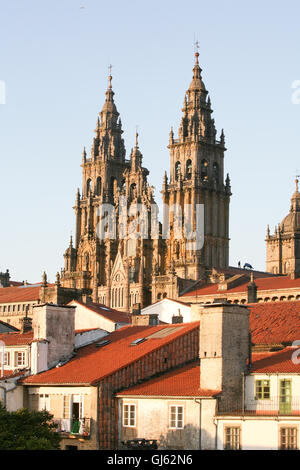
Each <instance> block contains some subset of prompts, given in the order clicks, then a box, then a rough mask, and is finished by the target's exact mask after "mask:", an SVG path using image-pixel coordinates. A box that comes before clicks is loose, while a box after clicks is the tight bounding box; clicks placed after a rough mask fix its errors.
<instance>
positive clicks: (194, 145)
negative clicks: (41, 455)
mask: <svg viewBox="0 0 300 470" xmlns="http://www.w3.org/2000/svg"><path fill="white" fill-rule="evenodd" d="M198 56H199V54H198V53H196V54H195V65H194V68H193V77H192V81H191V83H190V86H189V88H188V90H187V92H186V94H185V99H184V105H183V109H182V113H183V114H182V118H181V122H180V127H179V132H178V138H177V139H176V138H174V132H173V130H171V132H170V136H169V146H168V148H169V151H170V174H169V177H168V176H167V173H165V175H164V177H163V188H162V191H161V192H162V197H163V203H164V214H163V221H164V222H165V221H166V220H167V226H168V230H167V236H165V235H166V233H165V225H164V224H163V226H162V224H161V222H158V219H157V218H156V217H153V213H154V214H156V211H155V210H154V209H155V208H156V207H157V206H156V203H155V200H154V194H153V187H152V186H151V185H150V183H149V181H148V175H149V171H148V170H147V169H146V168H145V167H143V165H142V163H143V156H142V153H141V150H140V148H139V144H138V135H137V134H136V141H135V145H134V148H133V149H132V151H131V154H130V157H129V159H127V158H126V151H125V145H124V140H123V138H122V133H123V131H122V123H121V119H120V116H119V113H118V111H117V108H116V105H115V102H114V92H113V90H112V84H111V81H112V77H111V75H110V76H109V83H108V89H107V91H106V99H105V103H104V106H103V108H102V111H101V112H100V113H99V117H98V119H97V124H96V129H95V137H94V139H93V144H92V148H91V153H90V155H89V156H88V155H87V153H86V150H85V149H84V151H83V155H82V177H83V179H82V190H81V193H80V191H79V190H78V192H77V195H76V202H75V207H74V209H75V217H76V229H75V240H74V242H73V240H72V239H71V241H70V245H69V247H68V248H67V250H66V252H65V255H64V257H65V268H64V270H63V271H62V275H61V284H62V286H64V287H69V288H76V289H80V290H82V292H85V293H86V294H87V295H88V296H90V297H91V298H92V299H93V301H94V302H100V303H102V304H105V305H108V306H110V307H113V308H116V309H118V310H124V311H129V310H131V309H132V308H133V307H134V305H136V304H140V306H141V307H145V306H147V305H149V304H150V303H153V302H155V301H157V300H159V299H161V298H164V297H171V298H177V297H178V295H179V293H180V291H182V290H184V289H185V288H187V287H189V286H191V285H193V283H195V281H197V280H199V279H201V278H203V279H204V278H205V277H206V276H207V275H209V274H210V271H211V269H212V268H213V267H214V268H217V269H218V268H219V269H226V268H227V267H228V258H229V200H230V195H231V188H230V180H229V177H228V175H227V178H226V179H224V152H225V150H226V148H225V139H224V133H223V131H222V132H221V134H220V137H219V138H217V133H216V129H215V124H214V119H213V118H212V109H211V102H210V98H209V96H208V92H207V90H206V88H205V85H204V83H203V81H202V77H201V68H200V66H199V63H198ZM201 206H202V207H204V213H203V220H202V227H201V229H202V231H203V243H202V245H201V247H199V246H198V245H197V246H196V247H195V245H191V244H190V236H189V234H190V233H194V234H196V235H197V231H199V227H198V225H197V220H196V219H197V217H196V214H197V211H196V208H197V207H201ZM134 207H135V208H136V210H135V212H134V211H132V208H134ZM174 208H176V209H174ZM178 211H179V212H180V216H181V220H182V221H183V225H182V226H181V234H180V236H178V229H177V230H176V228H177V226H176V223H177V222H176V221H177V218H178ZM141 212H143V216H142V217H140V216H141ZM187 212H188V213H187ZM141 225H143V227H142V229H141ZM185 225H189V231H187V230H185V228H186V226H185ZM99 227H100V228H99ZM138 233H139V234H141V233H142V236H140V235H137V234H138ZM153 234H155V235H153ZM191 246H192V248H191Z"/></svg>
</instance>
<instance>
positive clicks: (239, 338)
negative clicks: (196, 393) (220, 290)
mask: <svg viewBox="0 0 300 470" xmlns="http://www.w3.org/2000/svg"><path fill="white" fill-rule="evenodd" d="M195 307H196V306H195ZM198 315H199V317H200V348H199V355H200V370H201V374H200V388H201V389H210V390H220V391H221V392H222V394H221V397H220V401H219V409H220V410H222V409H223V410H225V407H228V406H230V407H232V406H234V407H235V408H234V409H239V408H240V407H241V406H242V396H243V378H242V377H243V373H245V372H246V371H247V362H248V360H249V359H250V358H249V352H250V344H249V343H250V336H249V310H248V309H247V307H246V306H243V305H237V304H221V303H220V304H217V303H216V304H208V305H202V306H198Z"/></svg>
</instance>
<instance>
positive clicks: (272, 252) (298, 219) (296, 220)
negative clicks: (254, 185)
mask: <svg viewBox="0 0 300 470" xmlns="http://www.w3.org/2000/svg"><path fill="white" fill-rule="evenodd" d="M298 183H299V181H298V179H296V191H295V192H294V194H293V196H292V199H291V207H290V212H289V214H288V215H287V216H286V217H285V218H284V219H283V221H282V222H281V224H279V225H278V227H275V232H274V234H273V235H271V234H270V229H269V227H268V230H267V239H266V242H267V264H266V268H267V271H268V272H270V273H274V274H288V275H290V276H291V277H292V278H293V279H295V278H296V277H298V276H299V274H300V193H299V191H298Z"/></svg>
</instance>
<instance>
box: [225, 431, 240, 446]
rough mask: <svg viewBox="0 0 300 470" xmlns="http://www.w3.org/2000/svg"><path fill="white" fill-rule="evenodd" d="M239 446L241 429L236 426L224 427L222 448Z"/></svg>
mask: <svg viewBox="0 0 300 470" xmlns="http://www.w3.org/2000/svg"><path fill="white" fill-rule="evenodd" d="M240 448H241V429H240V428H239V427H238V426H233V427H226V428H225V443H224V449H226V450H240Z"/></svg>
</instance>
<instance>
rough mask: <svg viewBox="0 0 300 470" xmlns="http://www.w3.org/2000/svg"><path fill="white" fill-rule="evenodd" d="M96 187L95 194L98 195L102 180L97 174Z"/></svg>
mask: <svg viewBox="0 0 300 470" xmlns="http://www.w3.org/2000/svg"><path fill="white" fill-rule="evenodd" d="M96 185H97V187H96V191H97V196H100V194H101V189H102V181H101V177H100V176H98V178H97V183H96Z"/></svg>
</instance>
